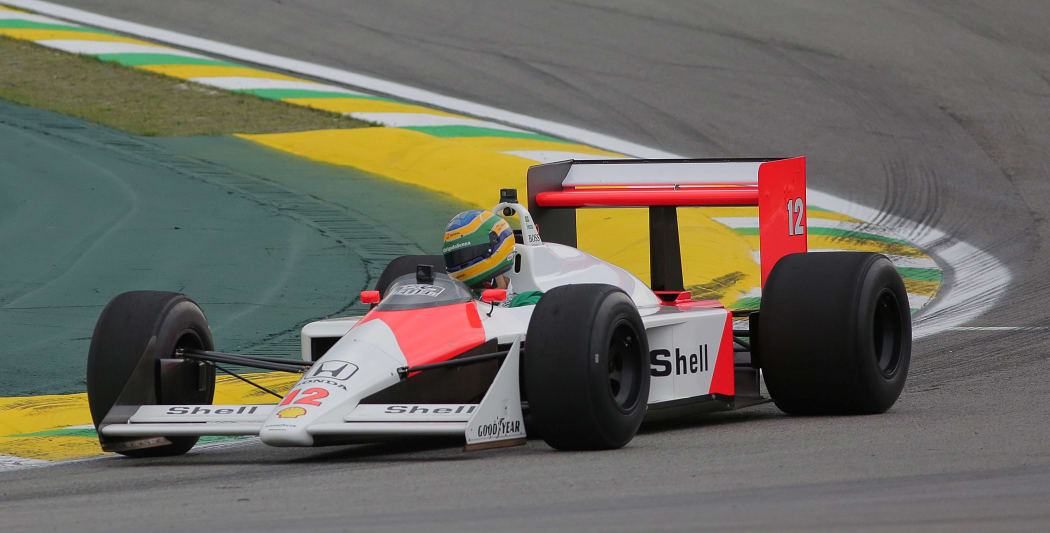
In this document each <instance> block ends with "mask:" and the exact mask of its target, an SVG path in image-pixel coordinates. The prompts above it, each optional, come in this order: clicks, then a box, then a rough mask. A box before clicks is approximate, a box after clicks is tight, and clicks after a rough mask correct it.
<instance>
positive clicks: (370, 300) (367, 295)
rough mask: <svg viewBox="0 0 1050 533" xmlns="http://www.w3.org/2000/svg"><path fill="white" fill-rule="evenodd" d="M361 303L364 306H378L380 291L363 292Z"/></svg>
mask: <svg viewBox="0 0 1050 533" xmlns="http://www.w3.org/2000/svg"><path fill="white" fill-rule="evenodd" d="M361 303H363V304H377V303H379V291H361Z"/></svg>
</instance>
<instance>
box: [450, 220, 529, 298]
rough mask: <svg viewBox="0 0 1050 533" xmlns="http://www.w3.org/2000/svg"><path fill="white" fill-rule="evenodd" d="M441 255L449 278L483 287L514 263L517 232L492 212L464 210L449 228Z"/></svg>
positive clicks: (471, 285) (472, 285)
mask: <svg viewBox="0 0 1050 533" xmlns="http://www.w3.org/2000/svg"><path fill="white" fill-rule="evenodd" d="M441 253H442V254H444V255H445V270H446V271H447V272H448V275H449V276H452V277H453V278H456V279H458V280H460V281H462V282H463V283H466V284H467V285H469V286H470V287H479V286H481V284H482V283H484V282H486V281H489V280H491V279H492V278H495V277H496V276H498V275H500V274H502V273H504V272H506V271H508V270H510V267H511V265H513V264H514V232H513V231H512V230H511V229H510V224H507V221H506V220H503V218H501V217H498V216H496V215H494V214H492V213H491V212H489V211H482V210H481V209H474V210H472V211H464V212H462V213H460V214H458V215H456V216H455V217H453V218H452V221H451V222H449V223H448V227H447V228H445V245H444V246H442V247H441Z"/></svg>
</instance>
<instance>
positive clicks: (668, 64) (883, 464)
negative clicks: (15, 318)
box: [0, 0, 1050, 531]
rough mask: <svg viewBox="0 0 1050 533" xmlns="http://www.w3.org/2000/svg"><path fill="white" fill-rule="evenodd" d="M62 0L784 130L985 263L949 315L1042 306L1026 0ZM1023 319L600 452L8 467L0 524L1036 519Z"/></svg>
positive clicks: (742, 132)
mask: <svg viewBox="0 0 1050 533" xmlns="http://www.w3.org/2000/svg"><path fill="white" fill-rule="evenodd" d="M66 3H69V4H71V5H76V6H77V7H82V8H84V9H89V10H92V11H96V12H101V13H103V14H108V15H112V16H117V17H121V18H125V19H130V20H134V21H136V22H142V23H146V24H151V25H155V26H162V27H166V28H170V29H173V30H177V31H182V32H185V33H190V34H194V35H199V36H203V37H209V38H212V39H216V40H221V41H226V42H233V43H235V44H239V45H243V46H248V47H252V48H257V49H261V50H264V51H268V52H273V53H277V54H281V55H286V56H291V57H295V58H299V59H305V60H309V61H313V62H317V63H322V64H327V65H331V66H336V67H343V68H347V69H349V70H353V71H358V72H362V73H367V74H372V75H375V76H378V77H382V78H387V79H391V80H396V81H399V82H403V83H407V84H410V85H416V86H420V87H423V88H427V89H431V90H434V91H437V92H440V93H445V94H449V95H453V96H458V97H461V98H466V99H470V100H475V101H478V102H481V103H486V104H491V105H496V106H499V107H503V108H507V109H510V110H513V111H516V112H520V113H526V114H530V115H534V116H538V117H541V118H549V119H555V120H559V121H562V122H567V123H570V124H574V125H578V126H585V127H587V128H589V129H592V130H596V131H600V132H602V133H607V134H613V135H617V136H620V137H623V138H625V139H629V140H633V141H636V142H640V143H642V144H646V145H650V146H653V147H657V148H662V149H665V150H668V151H671V152H674V153H679V154H684V155H689V156H697V157H709V156H719V157H723V156H764V155H795V154H804V155H806V156H807V157H808V165H809V177H810V186H811V187H813V188H815V189H819V190H822V191H826V192H829V193H833V194H837V195H839V196H842V197H844V198H847V199H850V200H853V201H855V202H858V203H861V204H864V205H868V206H870V207H873V208H877V209H879V210H880V211H882V212H883V213H884V214H885V215H886V217H892V216H903V217H906V218H909V219H912V220H916V221H923V222H925V223H927V224H929V225H931V226H933V227H935V228H937V229H939V230H941V231H944V232H945V233H947V234H949V235H952V236H954V237H957V238H960V239H965V240H966V241H967V242H969V243H971V244H973V245H974V246H976V247H978V248H980V249H982V250H984V251H987V252H989V253H991V254H993V255H994V256H995V257H996V258H998V259H999V260H1000V261H1001V262H1003V263H1004V264H1005V265H1006V266H1007V267H1008V268H1009V270H1010V272H1011V280H1010V285H1009V290H1008V291H1007V293H1006V295H1005V296H1004V297H1003V298H1002V299H1001V300H1000V301H999V302H998V305H997V306H996V308H995V310H994V311H992V312H990V313H987V314H985V315H983V316H981V317H979V318H977V319H976V320H974V321H973V322H972V323H970V324H968V325H969V326H975V327H1007V326H1009V327H1017V326H1027V327H1034V328H1044V327H1046V326H1048V325H1050V321H1048V320H1047V318H1048V316H1047V315H1048V313H1047V311H1046V307H1047V306H1046V303H1045V302H1046V301H1047V296H1048V282H1047V276H1046V272H1047V266H1046V265H1047V264H1048V252H1047V250H1046V249H1045V243H1046V242H1047V232H1048V229H1050V228H1048V225H1047V215H1048V213H1050V208H1048V207H1047V206H1048V205H1050V182H1048V180H1047V179H1046V176H1047V170H1048V167H1050V163H1048V159H1047V157H1046V154H1047V153H1050V38H1048V37H1047V33H1046V31H1045V28H1046V27H1048V26H1050V5H1047V4H1046V3H1045V2H1039V1H1016V2H978V1H971V2H954V1H953V2H949V1H940V2H936V1H935V2H924V3H922V4H920V5H916V4H912V3H906V2H872V1H859V0H857V1H850V2H845V1H844V2H831V1H823V2H818V1H797V2H790V3H788V2H761V3H760V2H696V1H688V2H686V1H681V2H652V1H641V0H637V1H612V0H610V1H606V2H600V3H599V2H572V3H562V2H543V1H533V2H509V1H508V2H477V3H475V2H465V1H459V2H425V1H417V2H370V3H367V4H358V3H352V4H351V3H346V2H341V1H338V0H310V1H302V2H272V3H267V4H264V5H260V4H258V3H257V2H255V1H252V0H228V1H226V2H223V3H221V4H217V3H215V2H210V1H206V0H179V1H172V2H165V3H163V4H158V3H149V4H143V3H140V2H138V1H135V0H82V1H69V2H66ZM946 281H947V282H948V283H949V284H951V283H952V281H953V280H952V275H951V272H950V271H949V272H948V273H947V276H946ZM1046 337H1047V331H1045V330H1040V329H1027V330H950V331H943V332H941V333H938V334H936V335H933V336H930V337H926V338H924V339H922V340H920V341H918V342H917V343H916V346H915V350H914V356H913V366H912V371H911V374H910V376H909V381H908V386H907V387H906V389H905V392H904V394H903V395H902V397H901V398H900V400H899V401H898V403H897V404H896V406H895V407H894V408H893V409H892V410H891V411H890V412H889V413H887V414H885V415H880V416H869V417H835V418H820V417H817V418H792V417H787V416H784V415H782V414H780V413H779V412H778V411H777V410H776V409H775V408H774V407H772V406H770V405H766V406H762V407H758V408H754V409H751V410H744V411H739V412H735V413H727V414H721V415H714V416H709V417H706V418H697V419H695V420H691V421H686V422H679V423H676V424H672V425H662V426H658V427H651V428H648V429H647V430H646V431H644V432H643V433H642V434H641V435H639V436H638V437H637V438H636V439H635V440H634V441H633V442H632V443H631V445H630V446H629V447H628V448H626V449H624V450H621V451H617V452H603V453H557V452H553V451H551V450H550V449H549V448H547V447H546V446H545V445H544V444H543V443H542V442H537V441H532V442H530V443H529V444H528V445H527V446H526V447H522V448H516V449H511V450H500V451H492V452H484V453H470V454H464V453H462V452H460V451H459V450H458V449H457V448H455V447H454V446H451V445H449V444H448V443H440V442H438V443H434V442H430V443H426V444H424V445H397V446H393V445H376V446H364V447H349V448H335V449H324V450H282V449H267V448H263V447H262V446H260V445H257V444H252V443H246V444H244V445H242V446H240V447H236V448H223V449H217V450H210V451H200V452H194V453H192V454H190V455H188V456H186V457H181V458H174V459H165V460H156V461H129V460H95V461H87V462H82V463H76V464H71V465H64V466H58V467H52V468H46V469H39V470H32V469H30V470H21V471H15V472H10V473H6V474H2V475H0V502H3V503H2V504H0V505H2V508H3V512H2V513H0V529H4V530H18V529H29V528H33V527H40V528H43V529H53V528H61V529H73V528H74V527H75V528H76V529H77V530H78V531H96V530H112V529H113V528H116V529H132V528H135V526H137V525H141V524H143V523H149V524H151V525H156V529H157V530H161V531H168V530H172V531H173V530H185V529H204V528H215V529H221V530H249V529H264V530H275V529H282V530H287V529H292V528H296V529H310V530H345V529H350V528H352V527H354V526H355V525H357V526H359V527H360V528H361V529H367V530H383V529H387V530H405V529H423V528H426V529H428V530H443V531H444V530H448V531H451V530H457V531H464V530H492V529H496V528H499V529H501V530H533V529H540V528H549V529H556V530H601V531H608V530H623V531H634V530H649V529H667V530H700V529H718V530H723V529H724V530H732V529H745V530H753V529H767V530H785V529H800V528H806V529H811V528H821V529H835V530H837V529H878V530H885V529H898V530H914V529H927V530H958V529H982V530H985V529H991V530H1007V529H1009V530H1045V529H1046V527H1047V525H1048V524H1050V508H1048V506H1047V505H1046V503H1047V502H1048V501H1050V438H1048V437H1050V385H1048V378H1050V358H1048V355H1047V354H1048V350H1050V343H1048V342H1047V339H1046ZM147 521H148V522H147Z"/></svg>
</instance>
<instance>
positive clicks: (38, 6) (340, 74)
mask: <svg viewBox="0 0 1050 533" xmlns="http://www.w3.org/2000/svg"><path fill="white" fill-rule="evenodd" d="M4 3H6V4H8V5H12V6H16V7H21V8H24V9H30V10H32V11H37V12H40V13H46V14H48V15H51V16H53V17H59V18H63V19H67V20H71V21H74V22H79V23H82V24H87V25H90V26H95V27H99V28H106V29H110V30H113V31H118V32H121V33H127V34H130V35H138V36H140V37H144V38H147V39H151V40H154V41H158V42H164V43H169V44H173V45H176V46H179V47H182V48H189V49H193V50H200V51H202V52H206V53H209V54H214V55H219V56H224V57H228V58H231V59H236V60H239V61H246V62H248V63H256V64H259V65H267V66H270V67H273V68H277V69H280V70H285V71H288V72H295V73H298V74H302V75H305V76H310V77H314V78H319V79H324V80H328V81H333V82H337V83H342V84H346V85H350V86H352V87H360V88H362V89H366V90H369V91H374V92H377V93H382V94H386V95H391V96H396V97H398V98H403V99H405V100H410V101H416V102H425V103H427V104H428V105H432V106H437V107H442V108H445V109H451V110H454V111H459V112H462V113H466V114H468V115H473V116H476V117H482V118H487V119H492V120H495V121H497V122H503V123H506V124H510V125H513V126H517V127H522V128H527V129H529V130H533V131H537V132H541V133H548V134H551V135H554V136H557V137H562V138H565V139H574V140H578V141H581V142H583V143H585V144H590V145H594V146H601V147H604V148H606V149H607V150H611V151H613V152H621V153H625V154H631V155H635V156H638V157H647V158H661V157H663V158H677V157H678V156H676V155H674V154H671V153H669V152H665V151H663V150H656V149H653V148H649V147H646V146H642V145H640V144H636V143H633V142H629V141H625V140H623V139H618V138H616V137H612V136H609V135H604V134H601V133H596V132H593V131H589V130H586V129H583V128H577V127H575V126H569V125H566V124H560V123H558V122H554V121H550V120H544V119H538V118H534V117H530V116H527V115H522V114H520V113H513V112H510V111H506V110H503V109H498V108H495V107H491V106H487V105H482V104H477V103H474V102H470V101H468V100H462V99H460V98H453V97H451V96H445V95H443V94H438V93H435V92H432V91H427V90H424V89H418V88H416V87H411V86H409V85H404V84H401V83H396V82H392V81H387V80H382V79H379V78H373V77H371V76H365V75H363V74H356V73H353V72H347V71H345V70H341V69H337V68H332V67H326V66H324V65H318V64H316V63H310V62H308V61H300V60H298V59H291V58H288V57H283V56H278V55H275V54H268V53H265V52H258V51H256V50H251V49H248V48H242V47H240V46H235V45H231V44H226V43H222V42H218V41H213V40H211V39H202V38H200V37H193V36H191V35H186V34H182V33H177V32H173V31H168V30H164V29H160V28H155V27H152V26H147V25H144V24H137V23H134V22H128V21H126V20H121V19H117V18H113V17H107V16H104V15H97V14H95V13H90V12H87V11H83V10H80V9H75V8H71V7H66V6H61V5H58V4H53V3H51V2H43V1H40V0H4Z"/></svg>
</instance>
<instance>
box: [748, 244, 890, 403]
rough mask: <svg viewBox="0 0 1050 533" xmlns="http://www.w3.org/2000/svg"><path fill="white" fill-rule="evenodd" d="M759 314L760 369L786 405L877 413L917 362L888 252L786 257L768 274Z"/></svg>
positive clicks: (772, 391)
mask: <svg viewBox="0 0 1050 533" xmlns="http://www.w3.org/2000/svg"><path fill="white" fill-rule="evenodd" d="M759 318H760V321H759V326H758V338H759V347H760V350H761V352H760V353H761V362H762V373H763V376H764V377H765V381H766V388H767V389H768V390H769V394H770V396H772V397H773V401H774V402H775V403H776V405H777V407H779V408H780V409H781V410H782V411H784V412H786V413H789V414H799V415H813V414H874V413H881V412H884V411H886V410H887V409H889V408H890V407H891V406H892V405H893V404H894V402H896V401H897V397H898V396H900V393H901V391H902V390H903V388H904V382H905V380H906V379H907V376H908V366H909V364H910V361H911V311H910V308H909V306H908V293H907V291H906V290H905V288H904V282H903V280H901V277H900V274H898V273H897V270H896V269H895V268H894V267H893V264H892V263H890V261H889V259H886V257H885V256H883V255H880V254H874V253H867V252H824V253H804V254H791V255H788V256H785V257H783V258H782V259H781V260H780V261H778V262H777V264H776V266H775V267H773V271H772V272H771V273H770V275H769V278H768V279H767V280H766V285H765V287H764V288H763V295H762V306H761V311H760V314H759Z"/></svg>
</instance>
